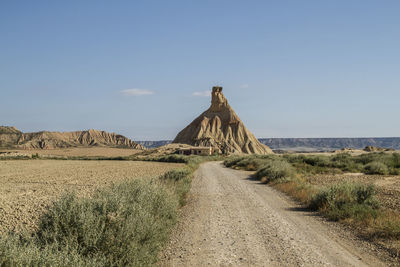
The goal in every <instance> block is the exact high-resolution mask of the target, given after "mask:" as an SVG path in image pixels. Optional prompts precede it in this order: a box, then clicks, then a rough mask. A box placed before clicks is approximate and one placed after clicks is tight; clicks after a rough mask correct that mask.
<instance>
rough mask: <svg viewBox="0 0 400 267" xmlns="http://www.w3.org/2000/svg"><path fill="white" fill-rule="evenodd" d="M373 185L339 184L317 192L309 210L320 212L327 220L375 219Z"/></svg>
mask: <svg viewBox="0 0 400 267" xmlns="http://www.w3.org/2000/svg"><path fill="white" fill-rule="evenodd" d="M376 193H377V192H376V189H375V187H374V186H373V185H365V184H356V183H341V184H335V185H331V186H329V187H328V188H325V189H323V190H321V191H320V192H318V193H317V194H316V195H315V196H314V197H313V198H312V199H311V202H310V205H309V206H310V208H311V209H313V210H320V211H322V212H323V213H324V214H325V215H326V216H327V217H328V218H329V219H332V220H341V219H346V218H357V219H363V218H365V217H371V216H372V217H376V216H377V209H378V208H379V205H378V202H377V200H376V198H375V196H376Z"/></svg>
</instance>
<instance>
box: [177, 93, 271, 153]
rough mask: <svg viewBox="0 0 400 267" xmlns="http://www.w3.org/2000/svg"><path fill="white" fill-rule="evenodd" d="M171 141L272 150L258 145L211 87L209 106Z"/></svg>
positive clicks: (224, 149) (229, 149)
mask: <svg viewBox="0 0 400 267" xmlns="http://www.w3.org/2000/svg"><path fill="white" fill-rule="evenodd" d="M173 143H181V144H189V145H193V146H211V147H214V148H215V149H216V150H217V151H219V152H221V153H226V154H228V153H246V154H269V153H272V150H271V149H270V148H269V147H267V146H265V145H263V144H261V143H260V142H259V141H258V140H257V138H256V137H255V136H254V135H253V134H252V133H251V132H250V131H249V130H248V129H247V128H246V127H245V126H244V124H243V122H242V121H241V120H240V118H239V117H238V115H236V113H235V111H234V110H233V109H232V108H231V106H230V105H229V104H228V101H227V99H226V98H225V96H224V95H223V93H222V87H213V91H212V99H211V106H210V108H209V109H208V110H206V111H205V112H204V113H203V114H201V115H200V116H199V117H197V118H196V119H195V120H194V121H193V122H192V123H191V124H190V125H189V126H187V127H186V128H185V129H183V130H182V131H181V132H180V133H179V134H178V135H177V136H176V138H175V140H174V141H173Z"/></svg>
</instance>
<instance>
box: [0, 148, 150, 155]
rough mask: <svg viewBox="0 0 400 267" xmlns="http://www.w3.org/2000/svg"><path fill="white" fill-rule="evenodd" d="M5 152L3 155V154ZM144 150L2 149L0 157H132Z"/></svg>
mask: <svg viewBox="0 0 400 267" xmlns="http://www.w3.org/2000/svg"><path fill="white" fill-rule="evenodd" d="M2 152H3V153H2ZM139 152H143V150H137V149H128V148H111V147H72V148H60V149H29V150H21V149H0V156H17V155H29V156H30V155H34V154H36V153H37V154H39V155H41V156H67V157H118V156H130V155H133V154H136V153H139Z"/></svg>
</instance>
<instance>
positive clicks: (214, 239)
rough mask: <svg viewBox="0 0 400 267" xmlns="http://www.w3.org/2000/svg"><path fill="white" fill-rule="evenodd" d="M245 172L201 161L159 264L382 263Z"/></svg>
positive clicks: (317, 264)
mask: <svg viewBox="0 0 400 267" xmlns="http://www.w3.org/2000/svg"><path fill="white" fill-rule="evenodd" d="M249 174H250V173H249V172H244V171H235V170H232V169H228V168H225V167H223V165H222V163H221V162H208V163H205V164H202V165H201V166H200V168H199V169H198V171H197V172H196V174H195V178H194V180H193V184H192V190H191V197H190V202H189V203H188V205H187V206H186V207H185V208H184V210H183V218H182V220H181V223H180V224H179V226H178V227H177V229H176V231H175V233H174V235H173V238H172V239H171V241H170V243H169V245H168V247H167V248H166V250H165V251H164V254H163V255H162V261H161V264H160V265H162V266H384V264H383V263H382V262H380V261H379V260H378V259H377V258H375V257H373V256H369V255H365V253H362V252H361V251H360V250H357V249H356V248H355V247H353V246H352V245H351V244H346V242H345V241H344V240H342V239H341V238H339V237H336V236H335V234H334V233H332V232H331V231H330V229H329V227H328V226H327V225H326V224H324V223H322V222H321V220H318V219H316V218H315V213H312V212H308V211H304V210H302V209H301V208H300V207H299V206H298V205H296V204H295V203H294V202H292V201H290V200H288V198H287V197H286V196H284V195H283V194H281V193H279V192H277V191H276V190H274V189H273V188H271V187H269V186H266V185H264V184H261V183H259V182H258V181H254V180H252V179H251V178H250V176H249Z"/></svg>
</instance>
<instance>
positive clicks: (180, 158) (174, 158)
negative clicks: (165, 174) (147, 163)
mask: <svg viewBox="0 0 400 267" xmlns="http://www.w3.org/2000/svg"><path fill="white" fill-rule="evenodd" d="M154 161H159V162H174V163H188V162H189V157H188V156H184V155H176V154H172V155H167V156H161V157H158V158H156V159H154Z"/></svg>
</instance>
